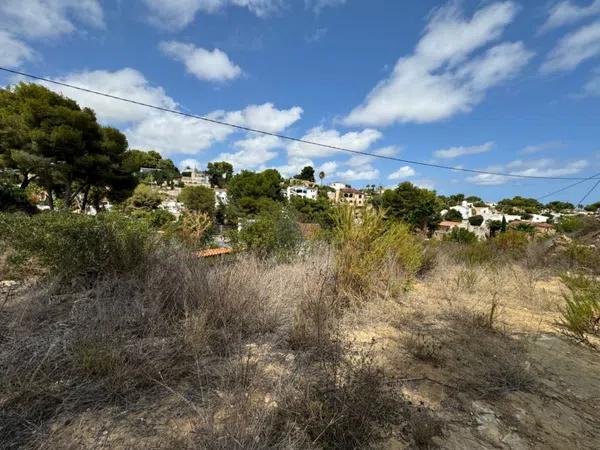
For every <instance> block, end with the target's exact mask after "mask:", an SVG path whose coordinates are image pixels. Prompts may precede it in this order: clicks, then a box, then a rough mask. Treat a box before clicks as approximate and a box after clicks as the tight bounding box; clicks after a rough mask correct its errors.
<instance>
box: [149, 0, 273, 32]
mask: <svg viewBox="0 0 600 450" xmlns="http://www.w3.org/2000/svg"><path fill="white" fill-rule="evenodd" d="M143 2H144V3H145V4H146V6H147V8H148V10H149V13H150V21H151V22H152V23H153V24H154V25H156V26H158V27H160V28H166V29H170V30H181V29H183V28H185V27H186V26H188V25H189V24H190V23H191V22H192V21H193V20H194V18H195V17H196V14H197V13H198V12H203V13H207V14H214V13H217V12H219V11H221V10H223V9H225V8H226V7H228V6H238V7H242V8H247V9H248V10H249V11H250V12H252V13H253V14H255V15H256V16H257V17H266V16H268V15H270V14H272V13H273V12H275V11H277V10H278V9H279V8H280V7H281V6H282V4H283V0H169V1H165V0H143Z"/></svg>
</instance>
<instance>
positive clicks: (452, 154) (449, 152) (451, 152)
mask: <svg viewBox="0 0 600 450" xmlns="http://www.w3.org/2000/svg"><path fill="white" fill-rule="evenodd" d="M493 147H494V143H493V142H486V143H485V144H482V145H474V146H471V147H450V148H446V149H443V150H436V151H435V152H433V156H435V157H436V158H442V159H453V158H458V157H459V156H465V155H477V154H479V153H487V152H489V151H490V150H492V148H493Z"/></svg>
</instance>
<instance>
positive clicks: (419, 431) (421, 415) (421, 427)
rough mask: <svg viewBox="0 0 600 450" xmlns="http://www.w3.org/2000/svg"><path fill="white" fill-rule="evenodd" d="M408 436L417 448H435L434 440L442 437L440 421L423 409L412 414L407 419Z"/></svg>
mask: <svg viewBox="0 0 600 450" xmlns="http://www.w3.org/2000/svg"><path fill="white" fill-rule="evenodd" d="M408 423H409V427H410V434H411V436H412V438H413V441H414V444H415V446H416V447H417V448H426V449H428V448H435V447H436V445H435V442H434V438H436V437H439V436H442V433H443V426H442V421H440V420H439V419H437V418H435V417H434V416H433V415H432V414H431V412H429V411H428V410H427V409H425V408H419V409H418V410H417V411H415V412H413V413H412V414H411V416H410V419H409V422H408Z"/></svg>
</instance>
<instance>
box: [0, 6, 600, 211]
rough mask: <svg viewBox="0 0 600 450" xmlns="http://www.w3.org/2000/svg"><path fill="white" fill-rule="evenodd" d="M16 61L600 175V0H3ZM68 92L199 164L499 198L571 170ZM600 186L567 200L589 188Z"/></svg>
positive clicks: (257, 112)
mask: <svg viewBox="0 0 600 450" xmlns="http://www.w3.org/2000/svg"><path fill="white" fill-rule="evenodd" d="M0 65H2V66H4V67H10V68H13V69H17V70H22V71H25V72H30V73H35V74H37V75H41V76H44V77H49V78H53V79H57V80H61V81H64V82H68V83H72V84H76V85H78V86H83V87H88V88H92V89H96V90H100V91H104V92H108V93H112V94H115V95H120V96H123V97H128V98H132V99H136V100H140V101H144V102H147V103H152V104H156V105H159V106H165V107H168V108H174V109H178V110H180V111H185V112H191V113H194V114H200V115H207V116H210V117H214V118H217V119H220V120H225V121H229V122H232V123H236V124H239V125H243V126H250V127H254V128H260V129H265V130H268V131H272V132H275V133H283V134H287V135H291V136H294V137H304V138H307V139H309V140H314V141H319V142H323V143H326V144H332V145H339V146H343V147H347V148H351V149H355V150H360V151H369V152H374V153H378V154H382V155H394V156H398V157H401V158H406V159H411V160H422V161H427V162H437V163H441V164H445V165H450V166H460V167H466V168H474V169H483V170H493V171H503V172H511V173H519V174H529V175H542V176H566V177H571V176H573V177H579V176H591V175H592V174H594V173H596V172H600V139H599V137H600V0H585V1H583V0H582V1H575V0H572V1H558V2H556V1H554V2H553V1H550V2H541V1H540V2H537V1H536V2H533V1H527V2H526V1H523V0H522V1H495V2H494V1H480V0H479V1H474V0H472V1H469V0H464V1H451V2H438V1H402V2H400V1H392V0H387V1H384V0H369V1H365V0H177V1H175V0H172V1H168V2H167V1H162V0H128V1H125V0H102V1H100V0H3V1H2V3H1V4H0ZM0 77H1V78H0V82H1V83H2V84H7V83H11V82H14V81H15V78H14V77H10V76H8V75H4V74H2V75H0ZM52 88H53V89H56V88H55V87H52ZM62 92H63V93H65V94H66V95H68V96H70V97H73V98H75V99H76V100H78V101H79V102H80V104H82V105H85V106H90V107H92V108H94V109H95V110H96V112H97V113H98V117H99V119H100V120H101V122H102V123H104V124H107V125H113V126H117V127H118V128H120V129H122V130H123V131H124V132H125V133H126V134H127V137H128V139H129V143H130V146H131V147H133V148H143V149H154V150H158V151H160V152H161V153H162V154H163V155H165V156H168V157H170V158H172V159H173V160H174V161H175V162H176V163H178V164H183V165H185V164H197V165H198V166H199V167H204V166H205V165H206V163H207V162H208V161H212V160H220V159H227V160H230V161H232V162H233V164H234V166H235V167H236V169H242V168H248V169H252V170H260V169H262V168H266V167H275V168H277V169H279V170H280V171H282V173H284V174H286V175H293V174H294V173H297V172H298V171H299V170H300V169H301V168H302V167H303V166H304V165H306V164H311V165H313V166H314V167H316V168H317V170H319V169H322V170H324V171H325V172H326V174H327V181H338V180H340V181H346V182H348V183H350V184H352V185H354V186H363V185H365V184H376V185H383V186H394V185H396V184H397V183H399V182H401V181H405V180H408V181H412V182H413V183H415V184H417V185H420V186H427V187H430V188H435V189H436V190H437V191H438V192H439V193H442V194H449V193H453V192H468V193H475V194H478V195H481V196H482V197H484V198H486V199H489V200H497V199H499V198H503V197H507V196H513V195H526V196H538V195H543V194H545V193H547V192H549V191H552V190H555V189H559V188H561V187H562V186H564V185H566V184H569V182H565V181H540V180H515V179H511V178H503V177H497V176H483V175H482V176H473V175H469V174H465V173H460V172H451V171H443V170H437V169H431V168H426V167H420V166H411V165H407V164H402V163H396V162H391V161H386V160H378V159H372V158H367V157H359V156H354V157H353V156H352V155H349V154H347V153H339V152H338V153H336V152H332V151H327V150H325V149H322V148H317V147H309V146H303V145H298V144H290V143H288V142H282V141H280V140H278V139H274V138H271V137H264V136H262V137H261V136H256V135H249V134H246V133H243V132H239V131H237V132H236V131H232V130H231V129H227V128H223V127H219V126H216V125H208V124H206V123H202V122H198V121H194V120H192V119H187V118H184V117H179V116H175V115H169V114H166V113H158V112H156V111H151V110H147V109H144V108H141V107H138V106H133V105H127V104H121V103H119V102H117V101H112V100H107V99H102V98H97V97H94V96H93V95H90V94H83V93H81V92H76V91H70V90H68V89H62ZM589 187H591V183H590V182H587V183H584V184H582V185H580V186H578V187H576V188H573V189H571V190H569V191H567V192H565V193H564V194H560V195H557V198H558V199H565V200H571V201H577V200H579V198H580V197H581V196H582V195H583V193H585V192H586V191H587V190H588V189H589ZM598 197H600V193H596V194H595V195H594V196H591V197H590V198H588V201H587V202H590V203H591V201H593V200H597V199H598ZM587 202H586V203H587Z"/></svg>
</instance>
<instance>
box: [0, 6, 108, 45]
mask: <svg viewBox="0 0 600 450" xmlns="http://www.w3.org/2000/svg"><path fill="white" fill-rule="evenodd" d="M75 21H77V22H80V23H83V24H85V25H89V26H92V27H95V28H101V27H103V26H104V17H103V13H102V7H101V6H100V2H99V1H97V0H52V1H48V0H2V2H0V28H1V29H3V30H6V31H10V32H12V33H14V34H17V35H19V36H23V37H26V38H54V37H57V36H60V35H63V34H67V33H71V32H73V31H75V30H76V29H77V27H76V24H75V23H74V22H75Z"/></svg>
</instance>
